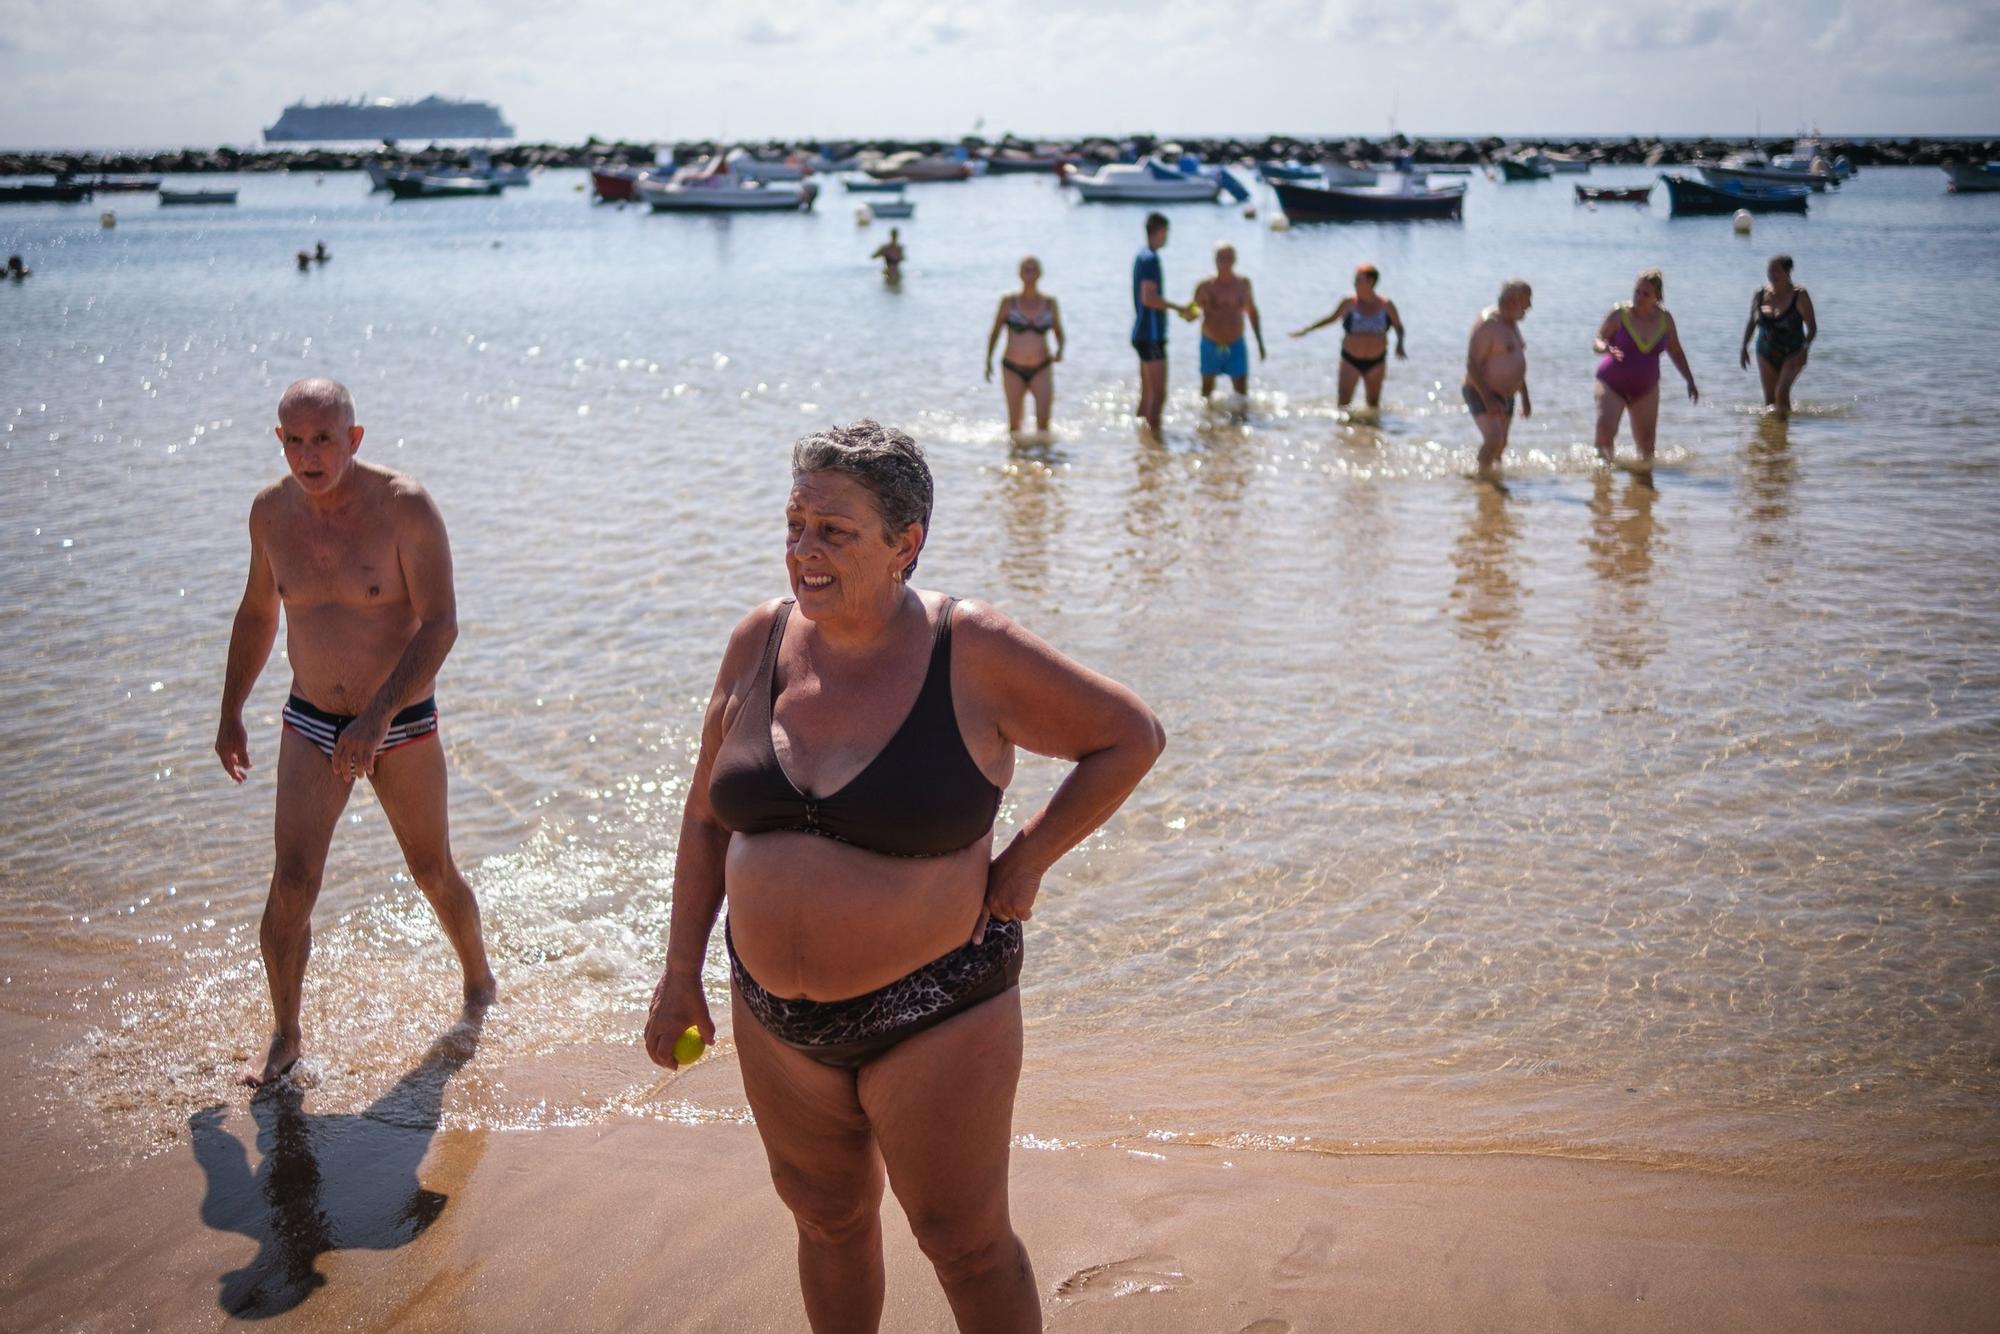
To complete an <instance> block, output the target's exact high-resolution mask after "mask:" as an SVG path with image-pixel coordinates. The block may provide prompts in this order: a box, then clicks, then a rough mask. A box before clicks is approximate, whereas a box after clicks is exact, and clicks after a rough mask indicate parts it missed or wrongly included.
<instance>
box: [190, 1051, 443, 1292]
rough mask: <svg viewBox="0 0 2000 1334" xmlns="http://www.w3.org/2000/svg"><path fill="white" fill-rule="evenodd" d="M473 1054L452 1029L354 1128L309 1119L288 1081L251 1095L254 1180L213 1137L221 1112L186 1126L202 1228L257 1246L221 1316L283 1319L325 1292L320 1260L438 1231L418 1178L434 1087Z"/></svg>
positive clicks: (200, 1115) (341, 1120)
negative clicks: (202, 1181) (203, 1184)
mask: <svg viewBox="0 0 2000 1334" xmlns="http://www.w3.org/2000/svg"><path fill="white" fill-rule="evenodd" d="M478 1044H479V1031H478V1029H477V1028H475V1027H473V1026H472V1025H470V1024H463V1023H461V1024H458V1025H455V1026H454V1027H453V1028H452V1029H451V1030H450V1031H449V1032H447V1033H445V1034H444V1035H443V1036H441V1037H440V1038H438V1040H437V1041H436V1042H434V1043H432V1044H431V1048H430V1050H429V1051H427V1052H426V1053H425V1054H424V1058H423V1060H422V1061H420V1062H419V1063H418V1064H417V1066H416V1068H415V1069H413V1070H411V1071H410V1072H409V1073H407V1074H405V1075H404V1076H403V1077H402V1078H401V1079H399V1080H398V1081H396V1084H395V1087H393V1088H391V1089H390V1090H389V1091H388V1092H386V1093H384V1094H382V1096H381V1097H379V1098H377V1099H376V1100H375V1102H374V1103H373V1104H372V1105H371V1106H370V1107H369V1108H368V1109H367V1110H366V1111H364V1112H362V1113H361V1114H360V1115H358V1116H349V1115H314V1114H312V1113H309V1112H307V1111H306V1110H305V1105H304V1104H305V1095H304V1094H303V1093H302V1092H301V1091H300V1090H299V1089H298V1088H297V1086H296V1085H294V1084H293V1083H292V1081H291V1080H282V1081H280V1082H279V1083H278V1084H276V1085H274V1086H272V1087H271V1088H269V1089H267V1090H265V1091H262V1092H260V1093H259V1094H258V1095H257V1096H256V1097H255V1098H253V1099H252V1100H251V1103H250V1112H251V1115H252V1116H253V1117H254V1118H255V1119H256V1122H257V1153H258V1155H259V1157H260V1161H259V1163H258V1164H257V1166H256V1168H255V1169H254V1170H253V1169H252V1168H251V1167H250V1163H249V1154H248V1152H247V1151H246V1149H245V1148H244V1146H243V1145H242V1144H241V1143H239V1142H238V1141H237V1139H236V1138H235V1136H233V1135H231V1134H230V1133H229V1132H228V1131H227V1130H225V1129H223V1126H222V1122H223V1108H222V1107H220V1106H213V1107H207V1108H204V1109H202V1110H201V1111H198V1112H196V1113H195V1114H194V1115H193V1116H191V1117H189V1118H188V1133H189V1137H190V1139H191V1140H192V1142H193V1148H194V1157H195V1161H196V1162H197V1163H199V1164H200V1165H201V1169H202V1172H203V1173H204V1174H205V1175H206V1176H207V1178H208V1191H207V1194H206V1196H205V1197H204V1198H203V1199H202V1202H201V1221H202V1222H204V1223H206V1224H207V1225H208V1226H209V1227H211V1228H214V1229H215V1230H216V1231H218V1232H238V1233H241V1234H242V1235H244V1236H246V1237H248V1238H250V1239H251V1240H252V1241H254V1242H256V1243H257V1254H256V1256H255V1257H254V1258H253V1259H252V1260H251V1261H250V1262H249V1263H248V1264H245V1265H244V1266H243V1267H242V1268H241V1269H236V1270H232V1271H230V1272H229V1273H227V1274H224V1275H223V1276H222V1279H221V1283H222V1292H221V1298H220V1300H221V1305H222V1309H223V1310H225V1311H227V1312H228V1313H229V1314H231V1315H233V1316H237V1317H239V1318H243V1319H264V1318H267V1317H270V1316H275V1315H282V1314H283V1313H285V1312H286V1311H289V1310H292V1309H293V1308H294V1307H296V1306H298V1305H299V1304H300V1303H301V1302H303V1301H305V1300H306V1299H307V1298H308V1297H310V1296H311V1295H312V1293H313V1292H314V1291H315V1290H316V1289H318V1288H320V1287H323V1286H324V1285H325V1284H326V1281H327V1280H326V1276H325V1275H324V1274H322V1273H320V1272H319V1257H320V1256H322V1255H325V1254H327V1253H328V1252H329V1251H336V1250H373V1251H385V1250H395V1249H396V1248H397V1247H400V1246H405V1245H408V1244H409V1243H410V1242H411V1241H413V1240H415V1239H416V1238H417V1237H418V1236H420V1235H422V1233H423V1232H424V1230H425V1229H426V1228H428V1227H430V1225H431V1224H432V1223H435V1222H436V1221H437V1220H438V1216H439V1215H440V1214H442V1213H443V1212H444V1208H445V1204H446V1202H447V1197H446V1196H445V1195H444V1194H442V1193H440V1192H438V1191H435V1190H430V1189H427V1188H426V1187H425V1186H424V1185H423V1184H422V1183H421V1182H420V1181H419V1180H418V1176H417V1172H418V1169H419V1168H420V1167H421V1166H422V1165H423V1161H424V1155H425V1154H426V1153H428V1152H429V1150H430V1144H431V1136H432V1135H433V1134H434V1133H435V1132H436V1130H437V1128H438V1125H439V1121H440V1119H441V1115H442V1109H443V1101H444V1086H445V1084H446V1082H447V1081H449V1080H450V1079H451V1077H452V1076H453V1075H455V1074H457V1073H458V1071H459V1070H460V1068H461V1067H463V1066H464V1065H465V1063H466V1062H467V1061H469V1060H471V1059H472V1055H473V1052H474V1051H475V1050H476V1049H477V1047H478ZM478 1133H479V1132H474V1134H475V1135H477V1134H478ZM477 1153H478V1151H477V1150H476V1149H475V1150H473V1151H472V1152H471V1153H470V1154H469V1155H468V1158H469V1159H470V1161H468V1162H466V1165H465V1167H464V1168H463V1169H462V1170H463V1171H469V1170H470V1166H471V1163H472V1162H476V1161H477Z"/></svg>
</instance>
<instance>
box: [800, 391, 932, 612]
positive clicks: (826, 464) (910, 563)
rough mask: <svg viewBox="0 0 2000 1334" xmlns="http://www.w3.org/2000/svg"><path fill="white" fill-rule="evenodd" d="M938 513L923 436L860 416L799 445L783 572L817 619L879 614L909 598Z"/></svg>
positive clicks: (804, 607)
mask: <svg viewBox="0 0 2000 1334" xmlns="http://www.w3.org/2000/svg"><path fill="white" fill-rule="evenodd" d="M930 522H931V470H930V465H929V464H927V463H926V462H925V461H924V452H923V450H921V449H919V448H918V447H917V442H916V441H914V440H912V439H911V438H910V437H909V436H907V435H905V434H903V433H902V432H901V431H898V430H894V429H892V428H890V427H886V426H883V425H881V424H880V423H878V422H874V421H870V420H867V419H865V418H864V419H863V420H861V421H858V422H854V423H852V424H851V425H848V426H835V427H829V428H828V429H826V430H824V431H819V432H816V433H815V434H813V435H809V436H807V437H806V438H805V439H803V440H801V441H799V442H798V444H796V445H794V446H793V447H792V492H791V495H790V496H789V497H788V498H787V499H786V502H785V573H786V575H787V576H789V578H790V581H791V586H792V596H793V597H794V598H796V599H797V600H798V607H799V613H800V614H801V615H803V616H805V617H806V618H807V619H808V620H812V621H826V620H833V621H840V620H847V619H859V620H863V621H872V620H877V619H879V618H880V617H881V616H882V615H884V614H885V612H886V611H893V609H894V608H895V607H896V606H897V605H899V604H900V603H901V601H902V598H903V592H904V588H905V586H906V585H907V584H908V583H909V581H910V576H911V575H913V574H915V573H916V569H917V557H918V555H919V554H920V553H921V552H922V551H923V548H924V540H925V538H926V537H927V536H928V535H929V531H930Z"/></svg>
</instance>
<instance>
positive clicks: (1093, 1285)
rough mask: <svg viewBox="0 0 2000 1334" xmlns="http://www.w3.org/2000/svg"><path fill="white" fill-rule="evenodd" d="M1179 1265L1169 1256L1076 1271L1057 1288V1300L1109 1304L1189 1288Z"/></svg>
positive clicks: (1113, 1263)
mask: <svg viewBox="0 0 2000 1334" xmlns="http://www.w3.org/2000/svg"><path fill="white" fill-rule="evenodd" d="M1189 1282H1190V1280H1189V1279H1188V1276H1187V1274H1186V1272H1185V1271H1184V1270H1182V1268H1181V1262H1180V1261H1179V1260H1176V1259H1175V1258H1174V1257H1173V1256H1171V1255H1135V1256H1133V1257H1132V1258H1131V1259H1129V1260H1113V1261H1112V1262H1111V1263H1109V1264H1102V1265H1092V1266H1091V1267H1090V1268H1088V1269H1079V1270H1077V1271H1076V1272H1075V1273H1074V1274H1071V1275H1070V1276H1069V1277H1068V1278H1066V1279H1064V1280H1063V1281H1062V1282H1060V1283H1058V1284H1057V1285H1056V1299H1057V1300H1058V1301H1068V1302H1088V1301H1110V1300H1112V1299H1113V1298H1117V1297H1131V1296H1134V1295H1136V1294H1138V1293H1142V1292H1171V1291H1173V1290H1174V1289H1175V1288H1185V1287H1187V1286H1189Z"/></svg>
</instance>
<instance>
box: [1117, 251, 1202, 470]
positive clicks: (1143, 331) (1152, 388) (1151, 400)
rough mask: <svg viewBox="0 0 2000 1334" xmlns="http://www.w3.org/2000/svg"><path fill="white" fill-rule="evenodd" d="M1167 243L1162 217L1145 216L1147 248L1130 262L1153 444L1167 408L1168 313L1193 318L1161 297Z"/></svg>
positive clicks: (1143, 404)
mask: <svg viewBox="0 0 2000 1334" xmlns="http://www.w3.org/2000/svg"><path fill="white" fill-rule="evenodd" d="M1166 243H1167V218H1166V215H1165V214H1164V213H1148V214H1147V215H1146V245H1145V248H1144V249H1142V250H1141V251H1140V252H1139V253H1138V255H1137V256H1136V257H1135V258H1134V259H1133V260H1132V350H1133V351H1134V352H1137V353H1138V354H1139V408H1138V411H1137V412H1136V413H1135V414H1134V415H1135V416H1138V417H1141V418H1143V419H1144V420H1145V423H1146V425H1147V427H1148V428H1149V429H1150V430H1151V431H1152V433H1153V438H1154V439H1155V440H1157V439H1159V438H1160V414H1161V413H1162V412H1163V411H1164V410H1165V409H1166V405H1167V314H1166V313H1167V312H1168V311H1170V310H1171V311H1173V312H1174V313H1175V314H1177V315H1179V316H1180V317H1181V318H1182V319H1184V320H1191V319H1193V318H1194V312H1193V310H1191V309H1190V308H1188V307H1187V306H1177V305H1175V304H1174V303H1173V302H1171V301H1169V300H1167V299H1166V297H1165V296H1163V295H1162V292H1163V290H1164V289H1165V287H1166V279H1165V278H1164V277H1162V276H1161V273H1160V247H1161V246H1163V245H1165V244H1166Z"/></svg>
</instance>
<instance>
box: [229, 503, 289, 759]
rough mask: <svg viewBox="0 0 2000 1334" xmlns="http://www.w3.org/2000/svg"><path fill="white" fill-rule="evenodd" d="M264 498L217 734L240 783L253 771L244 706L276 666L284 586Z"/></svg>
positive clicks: (253, 527) (257, 507)
mask: <svg viewBox="0 0 2000 1334" xmlns="http://www.w3.org/2000/svg"><path fill="white" fill-rule="evenodd" d="M264 509H265V500H264V497H262V496H259V497H258V498H257V502H256V503H255V504H253V505H252V506H251V507H250V575H249V578H248V579H246V580H245V581H244V585H243V600H242V602H240V603H238V604H237V607H236V622H235V624H234V625H232V626H231V627H230V629H229V658H228V661H227V664H226V665H225V666H224V667H223V669H222V720H221V722H220V723H219V724H218V725H217V727H216V729H215V753H216V756H217V757H218V758H219V759H220V760H221V761H222V768H223V772H225V773H227V774H228V775H229V776H230V777H231V778H233V779H235V780H236V781H237V782H239V783H240V782H242V781H243V776H244V774H245V773H247V772H248V771H249V768H250V738H249V734H248V733H247V732H245V731H244V729H243V704H244V701H246V700H248V699H249V698H250V690H251V687H253V686H255V685H256V684H257V678H258V676H259V675H261V674H262V673H263V671H264V664H265V663H266V662H268V661H270V658H271V645H272V644H274V643H276V642H277V638H278V605H279V604H278V580H277V576H276V575H274V574H273V573H272V572H271V561H270V557H269V555H268V554H267V553H266V552H265V550H264V540H263V536H262V529H263V521H264V519H265V515H264V513H263V511H264Z"/></svg>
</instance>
